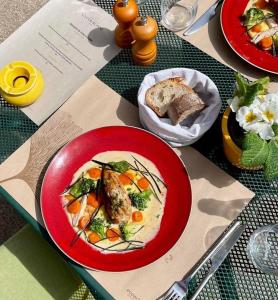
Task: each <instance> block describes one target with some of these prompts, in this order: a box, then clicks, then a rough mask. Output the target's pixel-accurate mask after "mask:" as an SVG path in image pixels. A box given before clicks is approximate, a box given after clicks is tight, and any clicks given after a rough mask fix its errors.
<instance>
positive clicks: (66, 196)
mask: <svg viewBox="0 0 278 300" xmlns="http://www.w3.org/2000/svg"><path fill="white" fill-rule="evenodd" d="M65 198H66V199H67V200H69V201H72V200H73V199H75V198H74V197H73V196H72V195H70V194H68V195H65Z"/></svg>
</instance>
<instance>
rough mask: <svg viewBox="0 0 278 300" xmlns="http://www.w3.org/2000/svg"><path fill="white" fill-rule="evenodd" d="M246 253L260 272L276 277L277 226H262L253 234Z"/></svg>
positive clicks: (277, 259)
mask: <svg viewBox="0 0 278 300" xmlns="http://www.w3.org/2000/svg"><path fill="white" fill-rule="evenodd" d="M247 253H248V256H249V258H250V259H251V261H252V262H253V264H254V265H255V267H257V268H258V269H260V270H261V271H262V272H264V273H267V274H272V275H278V224H274V225H268V226H263V227H260V228H259V229H257V230H256V231H254V232H253V234H252V235H251V238H250V240H249V243H248V246H247Z"/></svg>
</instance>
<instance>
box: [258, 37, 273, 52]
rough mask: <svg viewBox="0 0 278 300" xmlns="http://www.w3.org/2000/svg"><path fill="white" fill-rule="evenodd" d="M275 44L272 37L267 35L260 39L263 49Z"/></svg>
mask: <svg viewBox="0 0 278 300" xmlns="http://www.w3.org/2000/svg"><path fill="white" fill-rule="evenodd" d="M272 44H273V41H272V38H271V37H270V36H267V37H265V38H263V39H262V40H261V41H260V45H261V47H262V48H263V49H269V48H270V47H271V46H272Z"/></svg>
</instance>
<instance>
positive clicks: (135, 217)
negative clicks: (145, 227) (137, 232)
mask: <svg viewBox="0 0 278 300" xmlns="http://www.w3.org/2000/svg"><path fill="white" fill-rule="evenodd" d="M132 220H133V221H134V222H141V221H142V220H143V214H142V213H141V211H139V210H137V211H134V212H133V213H132Z"/></svg>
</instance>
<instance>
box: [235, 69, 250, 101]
mask: <svg viewBox="0 0 278 300" xmlns="http://www.w3.org/2000/svg"><path fill="white" fill-rule="evenodd" d="M235 77H236V82H237V89H236V90H235V94H234V96H238V97H241V96H244V95H245V93H246V87H247V85H248V81H247V80H246V79H245V78H244V77H243V76H242V75H241V74H240V73H236V74H235Z"/></svg>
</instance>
